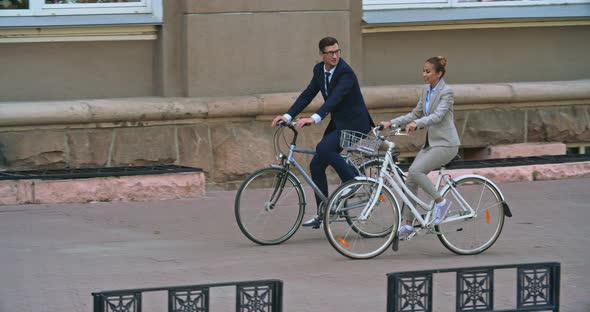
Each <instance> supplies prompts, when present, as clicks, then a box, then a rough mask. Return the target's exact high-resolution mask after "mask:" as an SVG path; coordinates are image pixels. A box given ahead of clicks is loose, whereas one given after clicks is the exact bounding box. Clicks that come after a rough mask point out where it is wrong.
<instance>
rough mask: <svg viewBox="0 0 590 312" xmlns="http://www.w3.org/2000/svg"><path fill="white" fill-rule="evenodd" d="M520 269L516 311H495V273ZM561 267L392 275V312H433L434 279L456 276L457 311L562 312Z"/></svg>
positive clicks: (551, 264) (389, 306)
mask: <svg viewBox="0 0 590 312" xmlns="http://www.w3.org/2000/svg"><path fill="white" fill-rule="evenodd" d="M500 269H516V283H517V287H516V292H517V293H516V308H514V309H509V310H494V271H495V270H500ZM560 270H561V267H560V264H559V263H556V262H548V263H529V264H514V265H498V266H482V267H471V268H455V269H442V270H427V271H413V272H399V273H390V274H388V281H387V311H388V312H398V311H399V312H402V311H404V312H406V311H408V312H409V311H411V312H418V311H419V312H430V311H434V310H433V306H434V307H436V305H434V303H433V302H432V298H433V285H432V278H433V275H434V274H436V273H452V272H455V273H456V311H504V312H508V311H559V288H560Z"/></svg>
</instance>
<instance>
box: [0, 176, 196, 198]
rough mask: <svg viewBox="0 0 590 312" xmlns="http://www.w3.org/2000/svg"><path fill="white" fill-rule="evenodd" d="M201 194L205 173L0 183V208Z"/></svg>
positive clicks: (180, 196) (187, 196)
mask: <svg viewBox="0 0 590 312" xmlns="http://www.w3.org/2000/svg"><path fill="white" fill-rule="evenodd" d="M204 194H205V174H204V173H203V172H188V173H171V174H154V175H141V176H121V177H105V178H88V179H68V180H39V179H34V180H4V181H0V205H16V204H29V203H35V204H58V203H83V202H92V201H152V200H165V199H178V198H199V197H202V196H203V195H204Z"/></svg>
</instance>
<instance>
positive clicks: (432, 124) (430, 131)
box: [381, 56, 460, 240]
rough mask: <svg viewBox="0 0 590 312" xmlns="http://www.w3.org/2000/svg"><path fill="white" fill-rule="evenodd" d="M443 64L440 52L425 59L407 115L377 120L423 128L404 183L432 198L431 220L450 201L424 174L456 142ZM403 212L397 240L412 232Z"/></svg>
mask: <svg viewBox="0 0 590 312" xmlns="http://www.w3.org/2000/svg"><path fill="white" fill-rule="evenodd" d="M446 65H447V59H446V58H445V57H443V56H436V57H431V58H429V59H428V60H426V63H424V68H423V70H422V77H423V78H424V82H425V83H426V85H425V86H424V88H423V89H422V94H421V96H420V100H419V101H418V104H417V105H416V107H415V108H414V109H413V110H412V112H410V113H409V114H407V115H404V116H401V117H398V118H395V119H392V120H391V121H382V122H381V124H382V125H383V126H385V127H390V126H391V125H397V126H404V125H405V128H406V131H407V132H411V131H414V130H416V129H418V128H419V129H422V128H426V131H427V133H426V143H425V144H424V147H423V148H422V150H420V152H419V153H418V155H417V156H416V158H415V159H414V162H413V163H412V165H411V166H410V169H409V170H408V179H407V180H406V185H407V186H408V188H409V189H410V190H411V191H412V192H413V193H414V194H416V191H417V190H418V186H420V187H421V188H422V189H423V190H424V191H426V193H428V194H429V195H430V196H432V198H434V202H435V205H434V216H435V219H434V224H440V223H441V222H442V220H444V218H445V217H446V215H447V212H448V211H449V208H450V207H451V201H450V200H448V199H443V198H442V197H441V196H440V194H439V192H438V191H437V190H436V189H435V188H434V185H433V184H432V182H430V180H429V179H428V177H427V176H426V175H427V174H428V173H429V172H430V171H432V170H434V169H436V168H438V167H441V166H443V165H445V164H447V163H448V162H450V161H451V160H452V159H453V158H454V157H455V156H456V155H457V152H458V151H459V145H460V142H459V135H458V134H457V129H456V128H455V122H454V115H453V103H454V96H453V90H451V88H450V87H449V86H447V84H446V83H445V81H444V80H443V79H442V78H443V76H444V75H445V71H446ZM403 216H404V220H405V221H406V224H405V225H404V226H402V227H401V228H400V231H399V238H400V240H405V239H407V238H408V236H409V235H410V234H412V233H413V232H414V227H413V226H412V224H413V215H412V212H411V211H410V209H407V208H406V209H404V210H403Z"/></svg>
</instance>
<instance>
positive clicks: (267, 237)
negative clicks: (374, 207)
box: [234, 122, 383, 245]
mask: <svg viewBox="0 0 590 312" xmlns="http://www.w3.org/2000/svg"><path fill="white" fill-rule="evenodd" d="M277 126H278V127H277V130H276V132H275V135H274V139H273V141H274V142H273V143H274V149H275V153H276V154H277V159H278V160H279V164H277V165H271V166H270V167H267V168H263V169H260V170H258V171H256V172H254V173H252V174H251V175H250V176H249V177H247V178H246V180H244V182H243V183H242V185H241V186H240V188H239V189H238V192H237V194H236V199H235V205H234V211H235V217H236V221H237V223H238V226H239V228H240V230H241V231H242V233H244V235H245V236H246V237H247V238H248V239H250V240H251V241H253V242H255V243H257V244H260V245H277V244H280V243H282V242H284V241H286V240H288V239H289V238H291V237H292V236H293V235H294V234H295V233H296V232H297V229H299V227H300V226H301V223H302V222H303V216H304V215H305V206H306V204H307V199H306V194H305V189H304V188H303V184H302V183H301V181H300V179H299V178H298V177H297V175H296V174H295V173H296V172H298V173H299V174H300V175H301V177H302V178H303V180H304V181H306V182H307V184H308V185H309V186H311V188H312V189H313V191H314V193H315V194H316V195H317V196H319V197H320V198H321V199H322V203H321V205H320V209H319V211H320V213H323V211H324V207H325V206H326V203H327V201H328V198H326V196H324V194H322V192H321V191H320V189H319V188H318V187H317V186H316V185H315V183H314V182H313V181H312V179H311V177H310V176H309V175H308V174H307V173H306V171H305V170H304V169H303V167H302V166H301V165H300V164H299V162H297V160H296V159H295V154H308V155H314V154H315V150H313V149H306V148H299V147H297V137H298V134H299V133H298V131H297V130H296V129H295V123H294V122H291V123H285V122H280V123H279V124H278V125H277ZM285 129H289V130H291V132H292V134H293V137H292V140H291V142H290V143H288V145H289V148H288V150H285V151H284V152H283V151H281V148H280V146H281V145H285V144H284V143H286V142H288V139H287V136H286V134H285ZM352 155H353V154H352V153H350V152H348V153H346V154H343V155H342V157H344V158H345V160H346V161H347V163H348V164H349V165H350V166H351V167H353V168H355V170H356V172H357V174H358V175H359V176H377V175H378V174H379V172H380V169H381V166H382V163H383V160H382V159H379V158H378V157H369V158H367V157H362V158H353V157H352ZM320 217H321V216H320ZM344 220H346V218H345V217H344ZM349 223H350V224H351V226H353V221H352V220H350V219H349ZM353 230H355V231H356V230H358V229H355V228H354V227H353ZM365 234H366V235H371V233H364V234H363V235H365Z"/></svg>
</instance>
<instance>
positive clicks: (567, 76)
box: [363, 26, 590, 85]
mask: <svg viewBox="0 0 590 312" xmlns="http://www.w3.org/2000/svg"><path fill="white" fill-rule="evenodd" d="M588 38H590V26H575V27H557V26H556V27H523V28H500V29H462V30H430V31H405V32H386V33H365V34H363V53H364V61H363V64H364V72H365V76H364V77H365V79H364V82H365V85H391V84H412V83H420V82H421V79H422V77H421V71H422V65H423V64H424V61H425V60H426V59H427V58H428V57H431V56H437V55H444V56H446V57H447V59H448V61H449V63H448V68H447V74H446V76H445V78H446V80H447V82H451V83H498V82H515V81H551V80H573V79H588V78H590V65H589V64H588V51H590V40H588Z"/></svg>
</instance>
